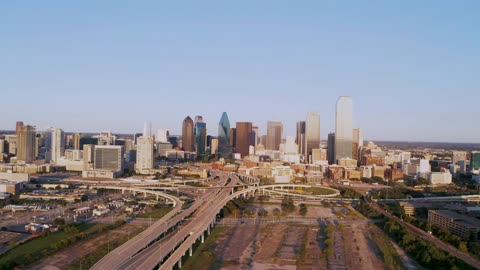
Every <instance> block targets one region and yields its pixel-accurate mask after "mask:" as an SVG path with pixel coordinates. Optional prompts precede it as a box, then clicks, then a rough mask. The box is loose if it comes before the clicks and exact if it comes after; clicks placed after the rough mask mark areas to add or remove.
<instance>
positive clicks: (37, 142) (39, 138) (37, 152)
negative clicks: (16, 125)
mask: <svg viewBox="0 0 480 270" xmlns="http://www.w3.org/2000/svg"><path fill="white" fill-rule="evenodd" d="M42 142H43V139H42V134H36V135H35V148H34V151H35V153H34V157H35V159H37V158H38V157H39V156H40V149H41V148H42ZM0 153H1V152H0Z"/></svg>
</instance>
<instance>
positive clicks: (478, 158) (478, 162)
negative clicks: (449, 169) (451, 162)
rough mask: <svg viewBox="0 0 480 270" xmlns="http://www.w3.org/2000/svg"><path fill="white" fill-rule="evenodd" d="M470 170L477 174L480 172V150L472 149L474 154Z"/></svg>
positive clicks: (471, 158)
mask: <svg viewBox="0 0 480 270" xmlns="http://www.w3.org/2000/svg"><path fill="white" fill-rule="evenodd" d="M470 170H471V171H472V172H473V173H475V174H479V172H480V151H472V155H471V157H470Z"/></svg>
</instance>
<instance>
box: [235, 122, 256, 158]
mask: <svg viewBox="0 0 480 270" xmlns="http://www.w3.org/2000/svg"><path fill="white" fill-rule="evenodd" d="M235 134H236V137H235V149H236V151H235V152H236V153H240V154H241V155H242V156H248V155H249V152H250V151H249V150H250V145H252V123H251V122H237V127H236V129H235Z"/></svg>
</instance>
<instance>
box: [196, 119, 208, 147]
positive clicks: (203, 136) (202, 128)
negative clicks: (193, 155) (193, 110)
mask: <svg viewBox="0 0 480 270" xmlns="http://www.w3.org/2000/svg"><path fill="white" fill-rule="evenodd" d="M197 117H198V116H197ZM195 146H196V147H195V149H196V151H197V156H201V155H205V153H206V150H207V124H206V123H203V122H197V123H195Z"/></svg>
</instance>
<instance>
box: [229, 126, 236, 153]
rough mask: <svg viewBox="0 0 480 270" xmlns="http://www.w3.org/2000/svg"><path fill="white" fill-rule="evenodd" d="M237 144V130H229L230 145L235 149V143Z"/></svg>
mask: <svg viewBox="0 0 480 270" xmlns="http://www.w3.org/2000/svg"><path fill="white" fill-rule="evenodd" d="M236 142H237V129H236V128H230V145H231V146H232V147H233V148H235V146H236V145H235V143H236Z"/></svg>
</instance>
